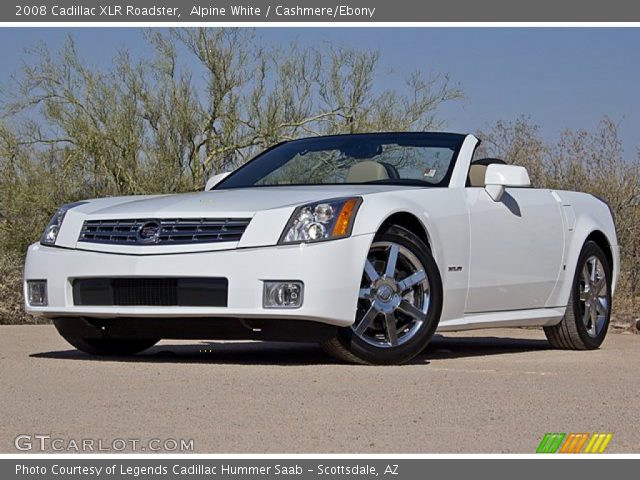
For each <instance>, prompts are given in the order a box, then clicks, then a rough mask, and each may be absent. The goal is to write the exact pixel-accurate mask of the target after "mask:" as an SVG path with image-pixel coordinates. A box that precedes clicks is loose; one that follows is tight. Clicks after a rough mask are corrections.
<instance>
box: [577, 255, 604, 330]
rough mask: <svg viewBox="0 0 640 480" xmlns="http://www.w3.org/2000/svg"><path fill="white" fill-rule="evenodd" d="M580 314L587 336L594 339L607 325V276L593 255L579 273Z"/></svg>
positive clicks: (600, 263)
mask: <svg viewBox="0 0 640 480" xmlns="http://www.w3.org/2000/svg"><path fill="white" fill-rule="evenodd" d="M578 288H579V293H580V297H579V298H580V314H581V315H582V323H584V326H585V328H586V330H587V334H588V335H589V336H590V337H592V338H595V337H597V336H598V335H599V334H600V332H601V331H602V329H603V327H604V326H605V324H606V323H607V315H608V313H609V300H608V288H609V286H608V283H607V275H606V273H605V270H604V266H603V265H602V262H601V261H600V260H599V259H598V257H596V256H595V255H592V256H590V257H589V258H587V261H586V262H585V263H584V265H583V267H582V272H581V273H580V282H579V284H578Z"/></svg>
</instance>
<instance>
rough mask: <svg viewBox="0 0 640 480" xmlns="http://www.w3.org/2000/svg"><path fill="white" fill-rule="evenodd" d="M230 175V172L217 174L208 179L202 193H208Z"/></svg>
mask: <svg viewBox="0 0 640 480" xmlns="http://www.w3.org/2000/svg"><path fill="white" fill-rule="evenodd" d="M230 173H231V172H224V173H218V174H217V175H214V176H213V177H210V178H209V180H207V184H206V185H205V186H204V191H205V192H208V191H209V190H211V189H212V188H213V187H215V186H216V185H217V184H219V183H220V182H221V181H222V180H224V179H225V178H227V176H228V175H229V174H230Z"/></svg>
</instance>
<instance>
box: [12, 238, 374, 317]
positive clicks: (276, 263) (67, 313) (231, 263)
mask: <svg viewBox="0 0 640 480" xmlns="http://www.w3.org/2000/svg"><path fill="white" fill-rule="evenodd" d="M372 241H373V234H371V235H359V236H354V237H350V238H345V239H341V240H334V241H328V242H321V243H317V244H306V245H305V244H302V245H293V246H276V247H261V248H247V249H234V250H225V251H213V252H199V253H184V254H170V255H162V254H159V255H139V256H138V255H121V254H112V253H102V252H88V251H82V250H70V249H64V248H55V247H45V246H42V245H40V244H34V245H31V247H29V251H28V254H27V260H26V264H25V272H24V278H25V298H26V281H27V280H47V288H48V305H47V306H46V307H34V306H30V305H29V304H28V302H27V303H26V305H25V308H26V310H27V312H29V313H31V314H34V315H42V316H46V317H50V318H59V317H65V318H68V317H87V318H97V319H109V318H136V317H137V318H173V319H177V318H198V317H199V318H201V319H203V321H205V320H206V319H207V318H212V319H213V318H219V319H223V318H227V319H228V318H236V319H282V320H307V321H312V322H320V323H325V324H329V325H335V326H340V327H342V326H349V325H351V324H352V323H353V320H354V318H355V311H356V306H357V301H358V290H359V288H360V280H361V277H362V271H363V268H364V262H365V259H366V255H367V252H368V250H369V246H370V245H371V242H372ZM92 277H94V278H95V277H225V278H227V279H228V282H229V289H228V302H227V306H226V307H166V306H162V307H155V306H154V307H147V306H131V307H129V306H126V307H125V306H79V305H74V301H73V291H72V282H73V280H74V279H76V278H92ZM265 280H299V281H302V282H303V283H304V302H303V305H302V306H301V307H300V308H297V309H273V308H270V309H265V308H263V306H262V295H263V282H264V281H265Z"/></svg>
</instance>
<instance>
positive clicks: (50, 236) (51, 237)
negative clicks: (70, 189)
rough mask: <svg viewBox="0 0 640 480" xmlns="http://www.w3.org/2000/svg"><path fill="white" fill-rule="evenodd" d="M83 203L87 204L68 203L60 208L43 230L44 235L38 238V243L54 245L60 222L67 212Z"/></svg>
mask: <svg viewBox="0 0 640 480" xmlns="http://www.w3.org/2000/svg"><path fill="white" fill-rule="evenodd" d="M85 203H87V202H75V203H68V204H66V205H63V206H62V207H60V208H59V209H58V211H57V212H56V213H55V214H54V215H53V217H52V218H51V221H50V222H49V225H47V228H45V229H44V233H43V234H42V237H41V238H40V243H41V244H43V245H55V243H56V239H57V238H58V232H60V227H61V226H62V221H63V220H64V216H65V215H66V214H67V211H69V210H71V209H72V208H73V207H77V206H78V205H84V204H85Z"/></svg>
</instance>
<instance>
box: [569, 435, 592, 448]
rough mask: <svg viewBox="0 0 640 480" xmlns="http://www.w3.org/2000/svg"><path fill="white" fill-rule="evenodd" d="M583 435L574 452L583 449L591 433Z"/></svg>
mask: <svg viewBox="0 0 640 480" xmlns="http://www.w3.org/2000/svg"><path fill="white" fill-rule="evenodd" d="M581 435H582V437H581V438H580V441H579V442H578V444H577V445H576V448H575V449H574V451H573V453H580V450H582V446H583V445H584V444H585V442H586V441H587V438H589V434H588V433H581Z"/></svg>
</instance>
